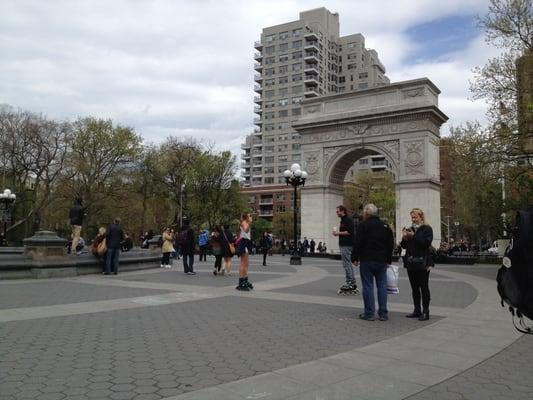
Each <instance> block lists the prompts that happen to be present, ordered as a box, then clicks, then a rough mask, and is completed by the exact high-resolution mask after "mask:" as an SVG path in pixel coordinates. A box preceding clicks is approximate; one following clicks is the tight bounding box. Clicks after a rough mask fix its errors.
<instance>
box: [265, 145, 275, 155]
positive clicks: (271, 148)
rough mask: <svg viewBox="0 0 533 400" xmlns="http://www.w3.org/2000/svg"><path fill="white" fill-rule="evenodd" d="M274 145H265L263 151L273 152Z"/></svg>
mask: <svg viewBox="0 0 533 400" xmlns="http://www.w3.org/2000/svg"><path fill="white" fill-rule="evenodd" d="M273 152H274V146H265V153H273Z"/></svg>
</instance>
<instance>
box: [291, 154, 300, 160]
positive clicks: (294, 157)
mask: <svg viewBox="0 0 533 400" xmlns="http://www.w3.org/2000/svg"><path fill="white" fill-rule="evenodd" d="M292 161H302V155H301V154H293V155H292Z"/></svg>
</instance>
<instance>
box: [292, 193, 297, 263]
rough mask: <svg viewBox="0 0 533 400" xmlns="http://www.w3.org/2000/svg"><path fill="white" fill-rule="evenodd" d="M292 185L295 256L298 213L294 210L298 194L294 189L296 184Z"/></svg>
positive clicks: (295, 250)
mask: <svg viewBox="0 0 533 400" xmlns="http://www.w3.org/2000/svg"><path fill="white" fill-rule="evenodd" d="M293 185H294V221H293V222H294V254H295V255H296V252H297V250H298V246H297V245H296V244H297V236H298V232H297V231H296V230H297V229H298V228H297V221H296V220H297V219H298V213H297V210H296V196H297V194H298V192H297V191H296V188H297V187H298V186H297V185H296V183H293Z"/></svg>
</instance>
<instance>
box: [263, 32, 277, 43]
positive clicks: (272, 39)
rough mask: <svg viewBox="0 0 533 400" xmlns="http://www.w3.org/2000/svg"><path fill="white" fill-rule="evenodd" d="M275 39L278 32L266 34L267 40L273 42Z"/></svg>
mask: <svg viewBox="0 0 533 400" xmlns="http://www.w3.org/2000/svg"><path fill="white" fill-rule="evenodd" d="M274 40H276V34H275V33H274V34H272V35H266V36H265V42H273V41H274Z"/></svg>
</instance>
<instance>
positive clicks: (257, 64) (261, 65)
mask: <svg viewBox="0 0 533 400" xmlns="http://www.w3.org/2000/svg"><path fill="white" fill-rule="evenodd" d="M254 69H255V70H256V71H257V72H261V71H262V70H263V64H261V63H255V64H254Z"/></svg>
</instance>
